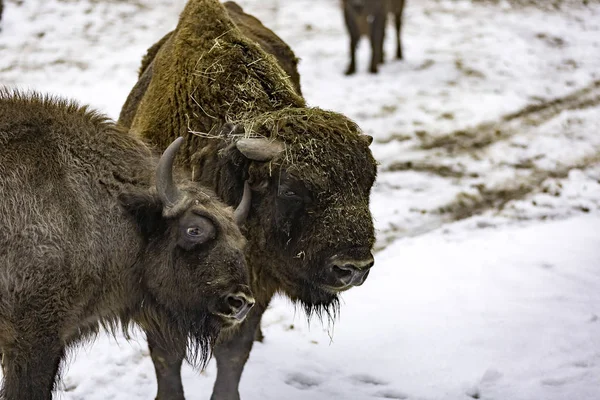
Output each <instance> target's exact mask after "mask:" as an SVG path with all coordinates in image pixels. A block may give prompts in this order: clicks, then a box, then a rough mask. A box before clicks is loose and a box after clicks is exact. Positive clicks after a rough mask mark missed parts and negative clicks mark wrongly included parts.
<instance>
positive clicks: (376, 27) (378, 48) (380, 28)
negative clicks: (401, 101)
mask: <svg viewBox="0 0 600 400" xmlns="http://www.w3.org/2000/svg"><path fill="white" fill-rule="evenodd" d="M385 19H386V14H385V12H382V13H377V14H376V15H374V16H373V21H372V22H371V67H370V68H369V72H371V73H373V74H376V73H377V66H378V64H380V63H381V62H383V40H384V37H385Z"/></svg>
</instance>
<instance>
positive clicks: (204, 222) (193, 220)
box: [178, 214, 217, 250]
mask: <svg viewBox="0 0 600 400" xmlns="http://www.w3.org/2000/svg"><path fill="white" fill-rule="evenodd" d="M180 229H181V230H180V232H181V234H180V236H179V241H178V242H179V245H180V246H181V247H183V248H185V249H188V250H189V249H191V248H192V247H193V246H195V245H197V244H202V243H206V242H208V241H210V240H212V239H214V238H215V237H216V235H217V229H216V227H215V225H214V223H213V222H212V221H211V220H210V219H208V218H206V217H203V216H201V215H196V214H188V215H186V216H185V217H183V219H182V220H181V221H180Z"/></svg>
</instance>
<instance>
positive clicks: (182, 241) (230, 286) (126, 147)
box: [0, 90, 251, 400]
mask: <svg viewBox="0 0 600 400" xmlns="http://www.w3.org/2000/svg"><path fill="white" fill-rule="evenodd" d="M155 168H156V161H155V158H154V157H153V156H152V154H151V152H150V151H149V149H148V147H146V146H145V145H144V144H143V143H142V142H141V141H140V140H139V139H136V138H134V137H132V136H129V135H127V134H125V133H124V132H122V131H121V130H119V129H117V128H116V127H115V125H114V123H112V122H111V121H109V120H108V119H107V118H106V117H103V116H101V115H99V114H97V113H95V112H93V111H90V110H88V109H87V108H86V107H80V106H78V105H77V104H75V103H72V102H68V101H65V100H60V99H53V98H49V97H43V96H41V95H38V94H31V95H25V94H21V93H19V92H9V91H6V90H1V91H0V226H1V227H2V229H0V349H1V351H2V367H3V372H4V384H3V387H2V390H1V391H0V398H2V399H3V400H17V399H27V400H38V399H39V400H42V399H43V400H49V399H51V397H52V390H53V389H54V386H55V381H56V379H57V376H58V371H59V367H60V363H61V361H62V360H63V359H64V355H65V352H66V350H67V349H68V348H69V347H71V346H72V345H73V344H74V343H75V342H77V341H79V340H81V339H85V338H91V337H93V335H94V334H95V333H97V332H98V330H99V328H100V327H101V326H103V327H105V328H107V329H109V330H110V331H112V332H113V333H114V332H115V331H116V329H117V327H118V326H119V324H120V325H122V326H123V327H124V328H125V329H127V326H128V325H129V324H130V323H132V322H135V323H137V324H139V325H141V326H142V327H143V328H144V329H145V330H146V331H150V332H156V335H155V337H157V338H159V339H160V340H161V342H162V343H163V345H164V346H171V347H176V348H178V347H181V346H182V345H183V346H185V343H186V342H188V343H189V344H190V347H189V350H190V354H189V355H190V361H198V362H199V363H200V364H203V363H204V362H205V361H206V360H207V357H208V356H209V354H210V348H211V345H212V343H213V341H214V339H215V338H216V335H217V334H218V332H219V330H220V328H221V326H222V325H223V323H225V322H226V321H225V320H224V319H222V317H218V316H217V315H216V313H217V312H223V311H226V310H227V307H226V305H225V308H224V304H223V303H224V301H225V300H224V297H225V296H227V295H228V294H229V293H239V292H241V293H244V294H246V295H247V296H251V294H250V292H249V289H248V286H247V285H248V273H247V269H246V265H245V261H244V254H243V250H244V246H245V239H244V238H243V236H242V235H241V232H240V231H239V229H238V228H237V226H236V225H235V223H234V222H233V215H232V212H231V209H230V208H229V207H226V206H225V205H224V204H223V203H221V202H220V201H219V200H218V198H217V197H216V196H215V195H214V193H212V192H211V191H210V190H208V189H205V188H202V187H200V186H199V185H197V184H192V185H190V184H182V185H180V186H179V189H180V193H182V196H181V197H180V198H179V200H178V202H177V203H175V204H173V205H163V204H162V202H161V201H160V198H159V197H158V196H157V193H156V191H155V190H154V171H155ZM191 213H194V214H191ZM198 213H199V214H202V215H203V217H199V216H197V215H196V214H198ZM198 220H201V221H205V223H208V224H212V225H213V226H214V227H215V228H216V229H217V232H218V234H217V236H216V237H215V238H214V239H212V240H209V241H207V242H204V243H202V244H198V243H192V244H191V245H189V243H190V242H189V240H187V238H186V237H185V230H186V229H187V228H186V227H188V226H195V225H194V224H195V223H196V222H195V221H198ZM207 220H210V222H206V221H207ZM190 224H191V225H190ZM184 245H185V246H187V247H185V248H184V247H182V246H184ZM183 355H184V354H181V355H180V356H181V357H183ZM196 358H198V359H197V360H196Z"/></svg>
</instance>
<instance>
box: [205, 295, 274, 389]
mask: <svg viewBox="0 0 600 400" xmlns="http://www.w3.org/2000/svg"><path fill="white" fill-rule="evenodd" d="M265 310H266V306H262V305H259V304H256V305H255V306H254V308H252V310H250V313H249V314H248V316H247V317H246V320H245V321H244V322H243V323H242V325H241V326H240V327H239V329H238V330H237V331H236V332H235V333H234V334H233V335H232V336H231V337H229V338H227V339H226V340H223V341H222V342H220V343H219V344H217V346H215V358H216V359H217V380H216V381H215V386H214V388H213V393H212V396H211V400H239V398H240V393H239V391H238V387H239V385H240V379H241V377H242V371H243V370H244V365H245V364H246V361H247V360H248V356H249V355H250V350H252V344H253V342H254V338H255V335H256V331H257V328H258V327H259V326H260V319H261V318H262V315H263V313H264V312H265Z"/></svg>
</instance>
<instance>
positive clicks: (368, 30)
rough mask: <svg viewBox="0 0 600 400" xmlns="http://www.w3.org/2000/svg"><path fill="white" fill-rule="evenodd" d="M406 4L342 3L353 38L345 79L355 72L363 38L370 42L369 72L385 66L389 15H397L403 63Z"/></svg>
mask: <svg viewBox="0 0 600 400" xmlns="http://www.w3.org/2000/svg"><path fill="white" fill-rule="evenodd" d="M404 2H405V0H342V10H343V12H344V22H345V23H346V29H347V30H348V34H349V36H350V64H349V65H348V68H347V69H346V75H352V74H354V73H355V72H356V48H357V46H358V42H359V40H360V38H361V36H368V37H369V39H370V42H371V65H370V67H369V72H371V73H377V71H378V65H379V64H382V63H383V60H384V51H383V43H384V40H385V26H386V23H387V16H388V13H392V14H393V15H394V21H395V27H396V31H395V33H396V58H398V59H402V41H401V38H400V30H401V29H402V12H403V11H404Z"/></svg>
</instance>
